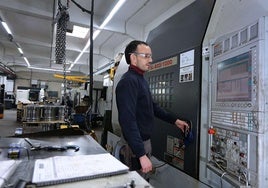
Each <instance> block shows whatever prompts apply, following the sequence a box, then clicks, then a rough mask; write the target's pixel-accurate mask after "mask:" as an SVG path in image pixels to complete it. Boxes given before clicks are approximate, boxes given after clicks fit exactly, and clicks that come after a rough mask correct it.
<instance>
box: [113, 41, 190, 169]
mask: <svg viewBox="0 0 268 188" xmlns="http://www.w3.org/2000/svg"><path fill="white" fill-rule="evenodd" d="M125 58H126V62H127V64H129V65H130V66H129V69H128V71H127V72H126V73H125V74H124V75H123V76H122V78H121V80H120V81H119V82H118V85H117V87H116V103H117V108H118V113H119V124H120V126H121V129H122V133H123V137H124V139H125V140H126V142H127V144H128V146H129V148H130V150H131V154H130V155H131V160H130V164H129V163H128V162H126V164H127V165H129V166H130V170H141V172H142V173H148V172H150V171H151V170H152V162H151V161H150V158H149V156H150V153H151V142H150V138H151V134H152V131H153V126H154V124H153V121H154V116H156V117H158V118H160V119H162V120H164V121H166V122H168V123H171V124H175V125H176V126H177V127H178V128H180V129H181V130H182V131H183V132H184V130H185V128H186V129H188V128H189V127H188V124H187V123H186V122H184V121H182V120H180V119H177V117H175V116H174V115H172V114H170V113H168V112H166V111H165V110H163V109H162V108H160V107H159V106H158V105H157V104H156V103H154V102H153V100H152V96H151V93H150V91H149V86H148V83H147V81H146V80H145V79H144V76H143V75H144V73H145V72H147V71H148V70H149V66H150V64H151V63H152V52H151V48H150V47H149V45H148V44H147V43H145V42H143V41H136V40H134V41H132V42H130V43H129V44H128V45H127V47H126V49H125ZM125 156H127V155H125ZM135 159H136V160H135Z"/></svg>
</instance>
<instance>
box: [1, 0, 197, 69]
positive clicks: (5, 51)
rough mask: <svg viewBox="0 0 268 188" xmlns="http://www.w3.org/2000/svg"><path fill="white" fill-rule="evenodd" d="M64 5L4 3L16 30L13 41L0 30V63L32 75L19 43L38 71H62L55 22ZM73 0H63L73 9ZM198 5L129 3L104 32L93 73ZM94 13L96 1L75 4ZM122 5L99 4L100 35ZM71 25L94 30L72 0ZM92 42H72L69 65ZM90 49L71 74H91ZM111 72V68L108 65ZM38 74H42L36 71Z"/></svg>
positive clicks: (155, 0)
mask: <svg viewBox="0 0 268 188" xmlns="http://www.w3.org/2000/svg"><path fill="white" fill-rule="evenodd" d="M58 1H59V0H0V16H1V18H2V20H3V21H5V22H7V24H8V25H9V27H10V30H11V31H12V36H13V39H12V40H10V38H9V37H8V34H7V32H6V31H5V30H4V28H3V27H2V25H0V60H1V62H2V63H3V64H5V65H7V66H8V67H10V68H12V69H13V70H14V71H15V72H18V71H30V69H28V67H27V64H26V62H25V61H24V59H23V57H22V56H21V54H20V53H19V51H18V50H17V47H16V44H15V43H17V44H19V45H20V46H21V48H22V50H23V52H24V54H23V55H24V56H25V57H27V59H28V61H29V63H30V65H31V66H33V67H39V68H53V69H62V68H63V65H62V64H55V38H56V37H55V36H56V25H53V17H54V18H55V17H56V14H57V13H58ZM67 1H68V0H60V2H61V4H62V5H65V6H66V5H67ZM193 1H194V0H126V2H125V3H124V4H123V6H122V7H121V8H120V10H119V12H117V13H116V14H115V16H114V17H113V18H112V19H111V21H110V22H109V23H108V24H107V25H106V26H105V27H104V29H102V30H101V33H100V35H99V36H98V37H97V38H96V39H95V40H94V42H93V54H94V55H93V72H96V71H97V70H100V69H102V68H103V67H107V65H109V64H111V62H113V59H114V58H115V57H116V56H117V54H118V53H119V52H123V49H124V46H125V45H126V44H127V43H128V42H129V41H131V40H133V39H140V40H145V39H146V37H147V35H148V33H149V32H150V30H151V29H153V28H154V27H156V26H157V25H158V24H159V23H161V22H162V21H164V20H165V19H167V18H168V17H170V16H172V15H173V14H175V13H176V12H178V11H179V10H181V9H182V8H184V7H185V6H187V5H189V4H190V3H192V2H193ZM75 2H76V3H78V4H79V5H81V6H82V7H83V8H85V9H87V10H91V3H92V1H91V0H75ZM116 3H117V1H116V0H94V15H93V16H94V17H93V23H94V24H93V27H94V30H96V29H98V28H99V26H100V25H101V23H102V22H103V20H104V18H105V17H106V16H107V14H108V13H109V12H110V11H111V10H112V8H113V6H114V5H115V4H116ZM68 12H69V15H70V22H71V23H72V24H74V25H79V26H84V27H90V14H88V13H86V12H83V11H82V10H81V9H80V8H78V7H77V6H76V5H75V4H74V3H73V1H71V0H69V8H68ZM88 39H89V34H88V35H87V36H86V38H85V39H78V38H73V37H69V36H67V37H66V63H67V68H66V69H68V67H69V66H70V64H69V63H73V62H74V61H75V59H76V58H77V57H78V55H79V53H80V52H81V50H82V49H83V48H84V46H85V44H86V42H87V41H88ZM89 57H90V56H89V49H87V50H86V52H85V53H84V54H83V55H82V56H81V58H80V59H79V60H78V61H77V63H76V64H75V65H74V66H73V68H72V69H71V71H72V73H82V74H89V63H88V62H89V59H90V58H89ZM108 68H109V66H108ZM33 71H37V70H33Z"/></svg>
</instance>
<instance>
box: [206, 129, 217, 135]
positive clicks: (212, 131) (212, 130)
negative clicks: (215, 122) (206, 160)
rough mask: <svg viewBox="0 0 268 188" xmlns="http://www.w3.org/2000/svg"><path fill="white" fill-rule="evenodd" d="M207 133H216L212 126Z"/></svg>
mask: <svg viewBox="0 0 268 188" xmlns="http://www.w3.org/2000/svg"><path fill="white" fill-rule="evenodd" d="M208 134H213V135H214V134H216V129H214V128H209V129H208Z"/></svg>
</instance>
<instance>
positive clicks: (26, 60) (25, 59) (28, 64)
mask: <svg viewBox="0 0 268 188" xmlns="http://www.w3.org/2000/svg"><path fill="white" fill-rule="evenodd" d="M23 59H24V61H25V62H26V63H27V66H28V67H30V66H31V65H30V63H29V61H28V59H27V58H26V57H23Z"/></svg>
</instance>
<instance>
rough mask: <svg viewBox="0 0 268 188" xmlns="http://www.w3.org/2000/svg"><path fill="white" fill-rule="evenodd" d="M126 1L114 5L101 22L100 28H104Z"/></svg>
mask: <svg viewBox="0 0 268 188" xmlns="http://www.w3.org/2000/svg"><path fill="white" fill-rule="evenodd" d="M125 1H126V0H120V1H118V2H117V3H116V5H115V6H114V8H113V10H112V11H111V12H110V13H109V15H108V16H107V17H106V18H105V20H104V21H103V22H102V24H101V26H100V28H101V29H102V28H104V27H105V26H106V24H107V23H108V22H109V21H110V20H111V19H112V17H113V16H114V15H115V13H117V11H118V10H119V9H120V7H121V6H122V5H123V4H124V3H125Z"/></svg>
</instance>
